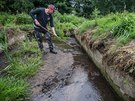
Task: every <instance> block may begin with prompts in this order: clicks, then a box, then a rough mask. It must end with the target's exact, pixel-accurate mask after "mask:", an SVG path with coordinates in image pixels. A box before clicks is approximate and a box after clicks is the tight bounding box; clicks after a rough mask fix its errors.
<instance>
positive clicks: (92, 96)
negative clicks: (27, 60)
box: [29, 38, 122, 101]
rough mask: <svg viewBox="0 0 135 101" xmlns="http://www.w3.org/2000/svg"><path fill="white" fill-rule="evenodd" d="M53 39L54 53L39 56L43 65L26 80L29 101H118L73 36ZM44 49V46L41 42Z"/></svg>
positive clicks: (119, 100)
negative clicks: (56, 40)
mask: <svg viewBox="0 0 135 101" xmlns="http://www.w3.org/2000/svg"><path fill="white" fill-rule="evenodd" d="M67 43H68V44H70V45H72V46H73V47H74V48H71V47H69V45H66V44H65V43H62V42H55V49H56V51H57V52H58V54H56V55H55V54H51V53H49V52H48V53H47V54H46V55H43V62H44V65H43V66H42V67H41V68H40V70H39V71H38V73H37V74H36V75H35V76H34V77H32V78H31V79H30V80H29V83H30V85H31V89H30V93H31V97H30V100H31V101H122V100H121V99H120V98H119V97H118V96H117V95H116V93H115V92H114V91H113V90H112V88H111V87H110V85H109V84H108V83H107V81H106V80H105V79H104V77H103V76H102V75H101V73H100V72H99V70H98V69H97V68H96V66H95V65H94V63H93V62H92V61H91V60H90V59H89V57H88V55H87V54H86V53H85V52H84V51H83V50H82V48H81V47H80V45H79V44H78V43H77V42H76V40H75V39H74V38H70V39H69V40H68V41H67ZM44 46H45V48H46V51H49V50H48V48H47V47H48V46H47V44H46V43H44Z"/></svg>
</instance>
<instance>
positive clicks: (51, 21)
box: [50, 15, 58, 37]
mask: <svg viewBox="0 0 135 101" xmlns="http://www.w3.org/2000/svg"><path fill="white" fill-rule="evenodd" d="M50 26H51V28H52V32H53V34H54V35H55V36H57V34H56V31H55V28H54V22H53V17H52V15H50ZM57 37H58V36H57Z"/></svg>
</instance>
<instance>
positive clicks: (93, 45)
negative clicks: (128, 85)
mask: <svg viewBox="0 0 135 101" xmlns="http://www.w3.org/2000/svg"><path fill="white" fill-rule="evenodd" d="M95 31H96V30H95V29H90V30H88V31H87V32H85V33H84V34H82V36H81V40H82V41H84V42H85V43H87V45H88V47H89V48H90V49H92V50H93V51H95V50H98V51H99V52H100V53H101V54H103V56H104V57H103V60H104V61H103V63H104V64H106V63H107V65H108V66H110V67H114V68H118V69H120V70H121V71H124V72H125V73H128V74H129V75H130V76H132V77H133V78H135V51H134V50H135V41H134V40H133V41H131V42H129V43H128V44H127V45H125V46H121V47H119V48H117V49H116V50H115V52H112V49H113V48H114V47H115V46H116V41H115V39H114V38H113V37H112V34H111V32H110V33H108V36H106V37H104V38H98V39H96V40H92V34H93V33H94V32H95Z"/></svg>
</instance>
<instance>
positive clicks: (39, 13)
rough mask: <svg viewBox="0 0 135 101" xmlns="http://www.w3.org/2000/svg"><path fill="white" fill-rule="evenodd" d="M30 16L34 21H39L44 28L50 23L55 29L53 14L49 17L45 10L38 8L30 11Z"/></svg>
mask: <svg viewBox="0 0 135 101" xmlns="http://www.w3.org/2000/svg"><path fill="white" fill-rule="evenodd" d="M30 16H31V17H32V19H33V20H35V19H37V20H38V22H39V23H40V24H41V25H42V26H43V27H46V25H47V23H48V22H50V26H51V27H54V23H53V17H52V15H51V14H49V15H47V14H46V13H45V8H37V9H35V10H32V11H30Z"/></svg>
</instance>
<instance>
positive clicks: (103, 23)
mask: <svg viewBox="0 0 135 101" xmlns="http://www.w3.org/2000/svg"><path fill="white" fill-rule="evenodd" d="M93 27H94V28H95V29H96V32H95V33H94V34H93V36H92V39H93V40H97V39H103V38H106V37H107V36H108V34H110V33H111V34H112V36H113V38H114V39H115V40H116V44H117V45H118V47H119V46H122V45H125V44H127V43H128V42H130V41H131V40H133V39H134V38H135V14H134V13H128V12H125V13H116V14H109V15H106V16H103V17H98V18H96V19H93V20H89V21H88V22H84V23H83V24H82V25H81V26H80V33H83V32H85V31H86V30H87V29H90V28H93Z"/></svg>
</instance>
